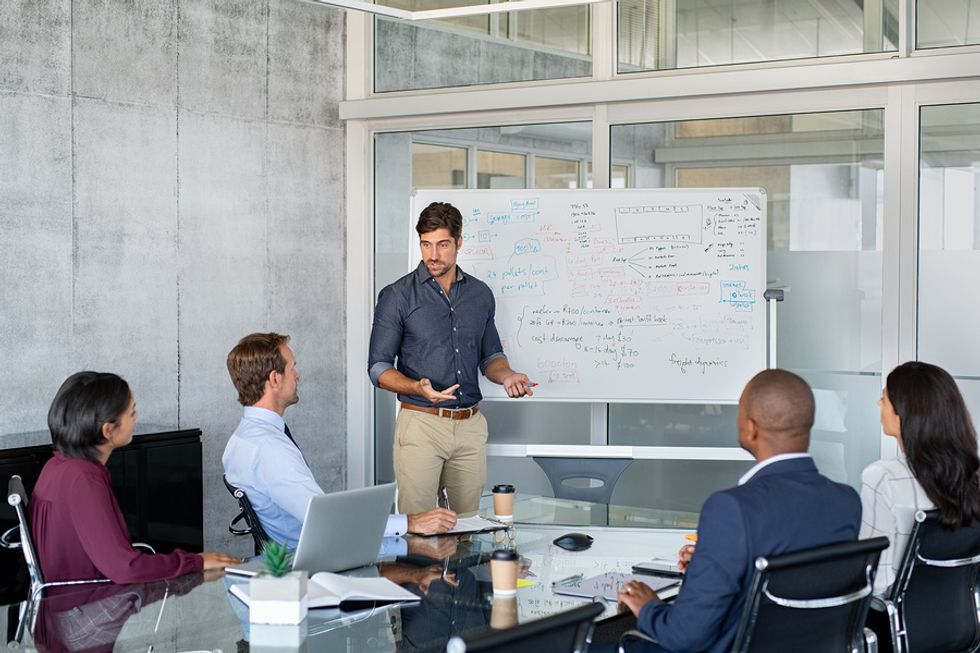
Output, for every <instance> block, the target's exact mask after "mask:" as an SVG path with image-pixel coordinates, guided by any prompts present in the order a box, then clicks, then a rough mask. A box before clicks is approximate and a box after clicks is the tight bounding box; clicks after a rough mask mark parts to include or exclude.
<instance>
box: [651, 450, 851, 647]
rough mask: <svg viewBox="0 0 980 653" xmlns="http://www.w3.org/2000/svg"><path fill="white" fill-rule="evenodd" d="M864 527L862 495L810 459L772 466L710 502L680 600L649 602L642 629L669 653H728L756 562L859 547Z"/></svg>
mask: <svg viewBox="0 0 980 653" xmlns="http://www.w3.org/2000/svg"><path fill="white" fill-rule="evenodd" d="M860 524H861V500H860V499H859V498H858V494H857V492H855V491H854V489H853V488H851V487H850V486H847V485H842V484H840V483H834V482H833V481H831V480H830V479H828V478H826V477H824V476H822V475H821V474H820V473H819V472H817V468H816V465H814V463H813V459H812V458H793V459H790V460H782V461H778V462H774V463H771V464H770V465H767V466H765V467H763V468H762V469H760V470H759V471H758V472H756V474H755V475H754V476H753V477H752V478H750V479H749V480H748V482H746V483H745V484H744V485H740V486H737V487H733V488H730V489H728V490H722V491H720V492H715V493H714V494H712V495H711V496H710V497H708V500H707V501H705V503H704V506H703V507H702V508H701V518H700V521H699V523H698V544H697V549H696V551H695V554H694V557H693V558H692V559H691V564H690V566H689V567H688V569H687V573H686V574H685V577H684V584H683V585H682V586H681V590H680V593H679V594H678V595H677V599H676V600H675V601H674V602H673V603H663V602H661V601H651V602H649V603H648V604H646V605H645V606H643V609H642V610H641V611H640V616H639V618H638V619H637V622H638V625H639V627H640V629H641V630H643V631H644V632H646V633H648V634H650V635H652V636H654V637H656V638H657V640H658V641H659V642H660V645H661V646H662V647H663V648H666V649H668V650H670V651H676V652H678V653H681V652H684V653H696V652H697V653H700V652H702V651H706V652H708V653H722V652H727V651H730V650H731V647H732V643H733V640H734V639H735V631H736V630H737V628H738V622H739V619H740V618H741V615H742V607H743V605H744V604H745V594H746V591H747V588H748V585H749V581H750V580H751V578H752V572H753V570H754V564H755V559H756V558H757V557H759V556H764V555H778V554H781V553H790V552H792V551H797V550H800V549H806V548H810V547H814V546H821V545H824V544H831V543H833V542H840V541H844V540H853V539H856V538H857V535H858V528H859V527H860Z"/></svg>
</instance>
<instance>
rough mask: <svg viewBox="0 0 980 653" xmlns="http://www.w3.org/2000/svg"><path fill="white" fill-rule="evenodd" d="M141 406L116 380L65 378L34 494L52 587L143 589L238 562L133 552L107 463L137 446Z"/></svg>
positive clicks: (84, 375)
mask: <svg viewBox="0 0 980 653" xmlns="http://www.w3.org/2000/svg"><path fill="white" fill-rule="evenodd" d="M135 425H136V402H135V400H134V399H133V394H132V392H130V390H129V385H128V384H127V383H126V382H125V381H124V380H123V379H121V378H120V377H118V376H116V375H115V374H109V373H102V372H79V373H77V374H73V375H72V376H70V377H68V379H67V380H66V381H65V382H64V383H63V384H62V385H61V388H60V389H59V390H58V394H57V395H55V398H54V401H53V402H52V403H51V409H50V410H49V411H48V428H49V429H50V430H51V440H52V442H53V443H54V448H55V454H54V457H53V458H52V459H51V460H49V461H48V462H47V463H46V464H45V465H44V469H43V470H41V476H40V478H39V479H38V481H37V485H36V486H35V487H34V493H33V495H32V496H31V500H30V510H31V531H32V533H33V535H34V543H35V544H36V546H37V550H38V558H39V560H40V563H41V573H42V574H43V575H44V579H45V580H47V581H64V580H82V579H89V578H108V579H109V580H111V581H113V582H115V583H140V582H149V581H154V580H162V579H165V578H173V577H175V576H180V575H182V574H186V573H190V572H197V571H201V570H205V569H217V568H221V567H224V566H225V565H232V564H237V563H238V562H240V560H239V559H238V558H235V557H234V556H230V555H226V554H224V553H217V552H214V551H205V552H204V553H199V554H198V553H188V552H187V551H182V550H180V549H177V550H175V551H174V552H173V553H167V554H155V555H153V554H147V553H143V552H141V551H137V550H136V549H134V548H133V547H132V542H131V541H130V539H129V531H128V530H127V528H126V522H125V521H124V519H123V515H122V512H121V511H120V510H119V504H118V502H117V501H116V496H115V495H114V494H113V492H112V486H111V483H110V477H109V470H108V469H106V466H105V464H106V461H107V460H109V456H110V455H111V454H112V452H113V450H114V449H118V448H119V447H123V446H126V445H127V444H129V443H130V442H131V441H132V439H133V428H134V426H135Z"/></svg>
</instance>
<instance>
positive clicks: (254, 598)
mask: <svg viewBox="0 0 980 653" xmlns="http://www.w3.org/2000/svg"><path fill="white" fill-rule="evenodd" d="M306 582H307V578H306V572H305V571H293V572H290V573H288V574H286V575H285V576H283V577H281V578H274V577H273V576H269V575H267V574H259V575H258V576H255V577H253V578H252V580H251V581H249V584H248V594H249V598H250V602H249V610H248V620H249V621H250V622H251V623H253V624H298V623H300V622H301V621H303V619H305V618H306V612H307V609H308V606H307V602H306Z"/></svg>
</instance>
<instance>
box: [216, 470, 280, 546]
mask: <svg viewBox="0 0 980 653" xmlns="http://www.w3.org/2000/svg"><path fill="white" fill-rule="evenodd" d="M221 480H222V481H223V482H224V484H225V487H226V488H227V489H228V492H229V493H230V494H231V496H233V497H235V499H236V500H238V507H239V508H240V509H241V510H240V512H239V513H238V515H236V516H235V518H234V519H232V520H231V523H230V524H228V531H229V532H230V533H232V534H233V535H251V536H252V541H253V544H254V546H255V554H256V555H258V554H259V553H261V552H262V546H263V545H264V544H265V543H266V542H268V541H269V535H268V534H267V533H266V532H265V529H264V528H262V522H261V521H259V516H258V515H256V514H255V509H254V508H252V502H251V501H249V500H248V495H247V494H245V491H244V490H242V489H241V488H238V487H235V486H234V485H232V484H231V483H229V482H228V479H227V478H225V477H224V475H222V477H221ZM243 520H244V521H245V528H238V527H236V526H235V524H237V523H238V522H240V521H243Z"/></svg>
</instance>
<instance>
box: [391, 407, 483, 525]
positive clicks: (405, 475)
mask: <svg viewBox="0 0 980 653" xmlns="http://www.w3.org/2000/svg"><path fill="white" fill-rule="evenodd" d="M393 458H394V467H395V480H396V481H397V482H398V512H400V513H404V514H414V513H419V512H425V511H426V510H432V509H433V508H435V507H437V506H439V505H440V504H439V503H438V497H439V491H440V489H441V488H446V492H447V494H448V495H449V507H450V508H452V509H453V510H455V511H456V512H457V513H465V512H474V511H475V510H477V508H479V507H480V496H481V495H482V494H483V486H484V485H485V483H486V480H487V420H486V418H485V417H484V416H483V413H482V412H481V413H477V414H476V415H473V416H472V417H470V418H469V419H460V420H455V419H448V418H445V417H439V416H438V415H430V414H428V413H420V412H418V411H416V410H401V411H399V413H398V420H397V421H396V422H395V443H394V456H393Z"/></svg>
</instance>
